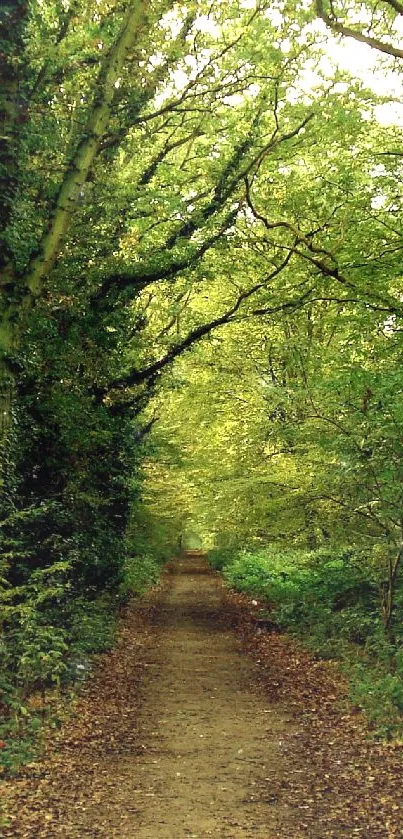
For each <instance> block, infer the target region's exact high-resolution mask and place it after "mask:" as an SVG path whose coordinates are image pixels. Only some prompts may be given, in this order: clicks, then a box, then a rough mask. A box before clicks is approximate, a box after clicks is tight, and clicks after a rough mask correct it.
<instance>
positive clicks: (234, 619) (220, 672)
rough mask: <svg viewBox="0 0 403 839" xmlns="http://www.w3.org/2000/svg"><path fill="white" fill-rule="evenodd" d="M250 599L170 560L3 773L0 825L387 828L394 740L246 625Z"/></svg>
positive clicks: (271, 833)
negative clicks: (19, 759)
mask: <svg viewBox="0 0 403 839" xmlns="http://www.w3.org/2000/svg"><path fill="white" fill-rule="evenodd" d="M249 610H250V600H249V599H247V598H242V596H241V597H238V596H237V595H235V596H233V595H231V594H229V593H228V592H227V591H226V589H225V587H224V586H223V584H222V583H221V581H220V578H219V577H218V575H216V574H214V573H213V572H212V571H211V570H210V569H209V567H208V565H207V563H206V561H205V560H203V559H181V560H175V561H174V562H173V563H172V564H171V573H169V574H166V575H165V581H164V583H163V585H162V586H161V587H160V588H159V589H157V590H154V591H153V592H151V593H150V594H149V595H147V596H146V597H145V598H144V599H142V601H141V602H137V603H136V602H134V603H132V604H131V605H130V606H129V607H128V608H127V610H126V613H125V614H124V616H123V619H122V625H121V632H120V640H119V644H118V645H117V647H116V649H115V650H113V651H112V652H111V653H108V654H106V655H104V656H102V657H100V660H99V662H98V666H97V668H96V671H95V673H94V676H93V678H92V679H90V680H89V682H88V683H87V685H86V688H85V690H84V691H83V694H82V696H81V697H80V699H79V702H78V704H77V707H76V711H75V715H74V716H73V717H72V718H70V719H69V720H68V721H67V722H66V723H65V724H64V726H63V728H62V731H61V732H60V733H59V734H58V735H55V738H54V740H53V742H49V743H48V749H47V753H46V755H45V757H44V758H43V759H42V760H41V761H40V762H38V763H36V764H32V765H31V766H29V767H27V769H26V770H25V772H24V773H22V775H21V777H20V778H19V779H17V780H14V781H10V782H6V783H5V792H6V801H7V806H8V810H9V812H10V814H11V822H10V825H9V827H8V828H7V827H6V828H5V829H4V836H14V837H20V839H22V838H24V839H36V837H38V839H57V837H65V839H79V837H80V839H81V837H102V839H134V837H136V839H192V837H193V839H207V837H213V839H240V837H242V838H243V839H325V837H326V839H327V837H337V839H339V837H340V839H341V838H343V839H351V837H357V836H358V837H362V838H363V839H364V837H365V839H375V837H376V839H378V837H379V838H380V839H395V837H396V839H397V838H398V837H402V836H403V807H402V803H403V797H402V790H401V777H402V770H403V755H402V747H401V746H397V747H396V748H390V747H389V748H388V747H383V746H382V745H381V744H379V745H378V744H373V743H371V742H370V741H369V740H368V739H367V738H366V733H367V732H366V728H365V721H363V719H362V717H361V715H359V714H358V715H357V714H355V713H347V712H346V706H345V705H343V702H344V700H343V686H342V685H341V686H340V676H339V674H338V671H337V669H336V668H335V667H334V665H333V666H332V665H329V664H326V663H325V664H323V663H321V662H316V661H315V660H314V659H312V657H310V656H309V654H307V653H304V652H303V651H301V649H299V648H298V647H297V646H296V645H295V644H294V643H293V642H292V641H290V640H289V639H286V638H284V637H283V636H278V635H275V634H269V633H262V635H260V636H259V635H256V630H255V628H254V626H253V623H251V621H250V615H249ZM234 626H238V629H240V630H241V632H239V631H238V632H236V631H234ZM245 644H246V646H249V651H250V653H251V655H246V654H245V652H246V650H245ZM269 697H270V698H269ZM2 835H3V834H2Z"/></svg>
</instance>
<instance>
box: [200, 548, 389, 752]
mask: <svg viewBox="0 0 403 839" xmlns="http://www.w3.org/2000/svg"><path fill="white" fill-rule="evenodd" d="M213 562H214V552H213ZM223 574H224V578H225V579H226V580H227V582H228V583H229V584H230V585H231V586H233V587H234V588H236V589H237V590H239V591H243V592H246V593H247V594H250V595H251V596H253V597H257V598H259V599H260V600H263V601H265V602H267V604H268V605H269V606H270V610H271V611H270V615H271V619H272V620H273V622H275V623H277V625H278V626H279V627H281V628H282V629H284V630H286V631H287V632H291V633H293V634H296V635H297V636H298V637H299V638H300V639H301V640H302V641H303V642H304V643H305V644H306V645H308V646H309V647H310V648H311V649H312V650H313V651H314V652H315V653H317V654H319V655H320V656H321V657H326V658H327V657H329V658H338V659H339V660H341V661H342V662H343V667H344V668H345V669H346V672H347V673H348V676H349V680H350V695H351V700H352V701H353V702H355V703H356V704H357V705H360V706H361V707H362V708H363V709H364V710H365V711H366V713H367V714H368V716H369V718H370V719H371V721H372V722H373V724H374V727H375V729H376V731H377V732H378V733H379V734H380V735H382V736H383V735H387V736H389V735H393V734H396V733H400V732H401V731H402V729H403V628H402V627H401V625H400V624H399V625H398V626H397V627H396V633H395V639H394V642H393V643H391V641H390V640H389V639H388V637H387V635H386V634H385V631H384V627H383V624H382V621H381V616H380V613H379V602H378V601H379V587H378V580H377V575H376V570H374V566H373V565H372V567H371V561H370V558H369V557H368V555H365V552H363V551H357V550H356V549H351V548H326V549H318V550H316V551H310V552H306V551H281V550H280V549H277V548H276V547H275V546H273V547H271V548H268V549H267V550H265V551H260V552H258V553H250V552H249V553H248V552H242V553H239V554H238V555H234V557H233V560H232V562H229V563H228V562H227V563H226V564H224V567H223ZM401 596H402V587H400V588H399V592H398V599H399V600H400V598H401Z"/></svg>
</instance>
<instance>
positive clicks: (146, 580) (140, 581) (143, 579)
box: [120, 554, 161, 598]
mask: <svg viewBox="0 0 403 839" xmlns="http://www.w3.org/2000/svg"><path fill="white" fill-rule="evenodd" d="M160 574H161V563H160V562H158V560H157V559H155V557H154V556H151V555H150V554H142V555H140V556H131V557H128V558H127V559H126V561H125V564H124V568H123V581H122V583H121V585H120V594H121V596H122V597H123V598H126V597H127V596H128V595H130V594H136V595H139V594H143V593H144V592H145V591H146V590H147V588H149V587H150V586H152V585H154V584H155V583H156V582H157V581H158V579H159V577H160Z"/></svg>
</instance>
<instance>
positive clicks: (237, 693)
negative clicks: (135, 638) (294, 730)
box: [87, 559, 286, 839]
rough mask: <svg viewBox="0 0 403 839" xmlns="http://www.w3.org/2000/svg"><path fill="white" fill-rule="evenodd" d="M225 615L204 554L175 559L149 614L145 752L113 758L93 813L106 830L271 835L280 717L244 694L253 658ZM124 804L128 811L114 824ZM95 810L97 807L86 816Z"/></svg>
mask: <svg viewBox="0 0 403 839" xmlns="http://www.w3.org/2000/svg"><path fill="white" fill-rule="evenodd" d="M225 617H226V616H225V613H224V614H223V612H222V590H221V586H220V583H219V581H218V579H217V577H216V576H215V575H213V574H212V573H211V570H210V569H209V568H208V566H207V563H206V561H205V560H199V559H182V560H177V561H176V562H175V565H174V576H173V577H172V585H171V586H170V588H169V590H168V591H167V592H166V595H165V598H164V599H163V601H162V602H161V603H160V605H159V608H158V610H157V611H156V612H155V614H154V622H153V623H154V629H155V643H154V644H153V646H152V649H150V652H149V655H148V661H147V669H146V672H147V677H146V679H145V681H144V683H143V685H142V695H143V701H142V703H141V706H142V712H141V715H140V720H139V737H140V740H141V743H142V744H143V746H144V748H143V752H142V753H141V754H140V755H139V756H137V757H136V758H135V759H133V757H128V758H127V760H126V761H124V762H122V761H121V760H119V761H118V762H117V764H116V766H115V767H114V768H113V771H114V775H115V777H116V786H115V787H114V789H113V791H112V790H111V788H109V794H110V798H109V801H108V806H107V810H106V811H105V812H104V813H101V820H104V819H106V817H107V819H108V829H109V835H110V836H116V837H119V838H120V837H121V839H123V837H136V839H152V837H161V839H182V837H207V836H213V837H228V838H229V837H240V836H242V837H245V839H246V837H255V839H269V838H270V837H276V836H278V813H277V812H276V811H277V806H276V802H277V798H276V796H275V794H273V783H275V781H274V779H275V778H276V777H277V775H278V772H279V771H281V764H282V757H281V753H280V748H279V737H280V738H281V732H282V731H284V728H285V725H286V721H285V719H284V718H283V717H282V716H281V715H280V713H279V712H278V711H274V709H273V708H272V707H271V706H270V705H269V704H268V703H267V701H266V700H265V699H264V697H262V696H261V695H256V694H254V693H252V692H251V688H250V684H251V682H252V683H253V682H254V681H255V679H254V672H253V671H254V667H253V664H252V663H251V661H250V660H249V659H248V658H247V657H246V656H244V655H242V654H241V652H240V650H239V644H237V641H236V637H235V634H234V632H233V631H231V630H230V629H228V627H227V626H226V620H225ZM272 779H273V780H272ZM128 804H129V808H127V805H128ZM131 808H134V812H133V817H132V819H131V820H130V821H125V822H124V823H122V821H121V818H122V813H123V814H124V813H125V811H126V812H127V809H129V810H131ZM99 817H100V810H99V806H98V805H95V807H94V808H93V810H92V811H91V809H90V810H89V811H88V813H87V819H88V822H87V824H91V823H94V821H95V822H99Z"/></svg>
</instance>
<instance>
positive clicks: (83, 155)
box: [0, 0, 147, 439]
mask: <svg viewBox="0 0 403 839" xmlns="http://www.w3.org/2000/svg"><path fill="white" fill-rule="evenodd" d="M10 5H11V3H10ZM15 5H16V6H18V8H20V9H22V7H23V4H22V3H15ZM146 7H147V3H146V0H134V2H131V3H130V4H129V6H128V8H127V10H126V12H125V14H124V17H123V21H122V26H121V29H120V32H119V35H118V36H117V38H116V40H115V43H114V44H113V45H112V47H111V48H110V50H109V52H108V54H107V55H106V56H105V59H104V62H103V65H102V67H101V69H100V72H99V76H98V80H97V84H96V92H95V97H94V104H93V107H92V110H91V112H90V114H89V117H88V120H87V124H86V126H85V128H84V130H83V135H82V140H81V143H80V144H79V146H78V148H77V150H76V152H75V154H74V156H73V158H72V160H71V163H70V166H69V168H68V171H67V173H66V176H65V178H64V180H63V183H62V184H61V187H60V190H59V194H58V196H57V199H56V201H55V205H54V210H53V212H52V215H51V217H50V219H49V222H48V225H47V228H46V231H45V233H44V235H43V237H42V241H41V244H40V247H39V249H38V252H37V253H36V254H34V255H33V256H32V258H31V260H30V263H29V264H28V266H27V269H26V271H25V272H24V274H23V275H22V276H19V275H17V274H16V272H15V271H13V270H12V269H10V266H9V265H8V264H6V265H5V266H3V271H2V272H1V273H0V288H1V292H2V299H1V308H0V413H1V419H0V430H1V431H2V437H3V439H4V435H6V436H7V430H8V428H9V427H10V421H11V414H10V408H11V401H12V393H13V389H14V381H15V372H14V364H13V355H14V354H15V353H16V351H17V349H18V346H19V344H20V339H21V332H22V330H23V329H24V326H25V323H26V317H27V314H28V313H29V311H30V309H31V308H32V306H33V305H34V303H35V300H36V299H37V298H38V297H39V296H40V295H41V293H42V290H43V285H44V282H45V281H46V278H47V277H48V276H49V274H50V272H51V270H52V268H53V266H54V264H55V261H56V259H57V256H58V254H59V251H60V248H61V245H62V243H63V239H64V236H65V234H66V231H67V229H68V226H69V223H70V220H71V218H72V215H73V212H74V209H75V206H76V203H77V198H78V195H79V192H80V189H81V187H82V186H83V184H84V183H85V182H86V180H87V178H88V175H89V173H90V171H91V167H92V165H93V163H94V161H95V158H96V156H97V154H98V151H99V148H100V143H101V140H102V138H103V137H104V135H105V132H106V130H107V127H108V124H109V121H110V116H111V109H112V104H113V99H114V96H115V93H116V87H115V84H116V82H117V81H118V79H119V77H120V75H121V72H122V69H123V65H124V62H125V59H126V57H127V55H128V53H129V52H130V51H131V49H132V47H133V44H134V42H135V39H136V36H137V35H138V33H139V31H140V30H141V27H142V25H143V22H144V20H145V17H146ZM24 8H25V7H24ZM21 14H22V12H21ZM17 84H18V80H17V79H16V78H14V77H13V76H12V74H11V77H10V81H9V94H8V100H7V101H11V99H12V91H13V90H14V89H15V86H16V85H17ZM9 111H10V119H12V114H13V109H12V108H11V106H10V107H9Z"/></svg>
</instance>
